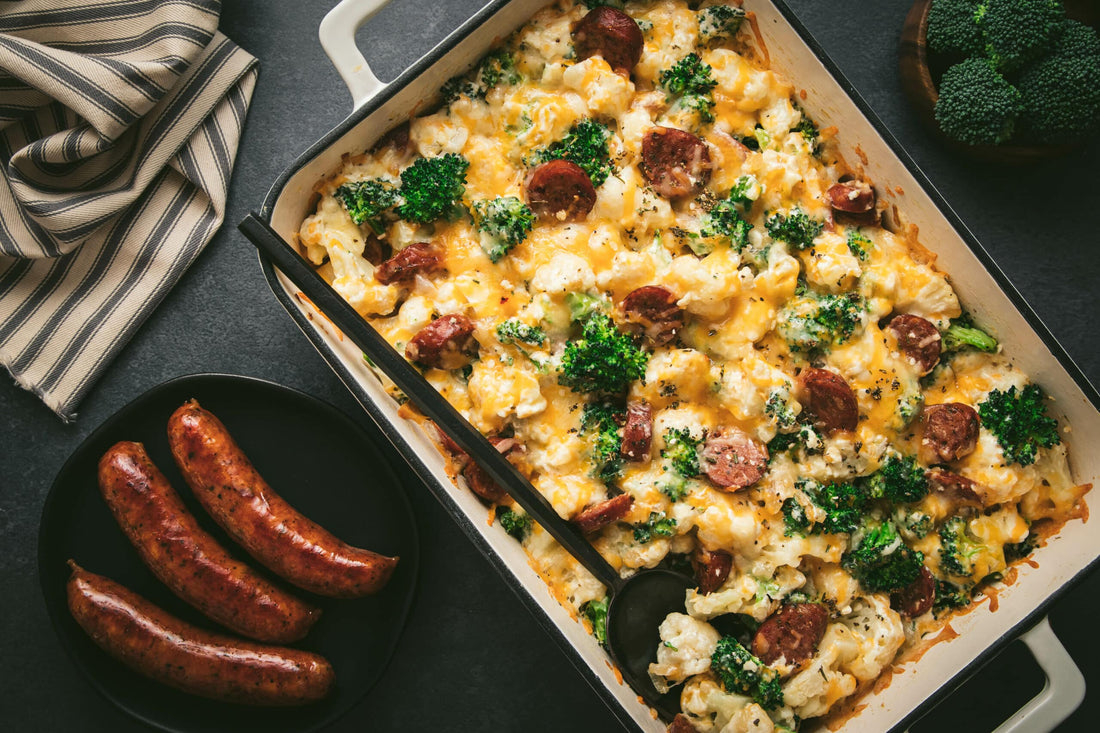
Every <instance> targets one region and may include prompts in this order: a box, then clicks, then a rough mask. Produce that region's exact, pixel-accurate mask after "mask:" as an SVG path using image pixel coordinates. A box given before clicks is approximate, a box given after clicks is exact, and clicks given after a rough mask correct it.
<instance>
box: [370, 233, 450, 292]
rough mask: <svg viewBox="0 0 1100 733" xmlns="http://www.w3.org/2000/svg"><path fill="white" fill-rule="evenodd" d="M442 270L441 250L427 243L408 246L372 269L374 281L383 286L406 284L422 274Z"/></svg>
mask: <svg viewBox="0 0 1100 733" xmlns="http://www.w3.org/2000/svg"><path fill="white" fill-rule="evenodd" d="M441 269H443V250H442V249H441V248H440V247H438V246H436V245H435V244H431V243H429V242H417V243H415V244H410V245H409V246H408V247H405V249H403V250H401V251H400V252H398V253H397V254H395V255H394V256H393V257H390V258H389V259H388V260H386V261H385V262H383V263H382V264H381V265H379V266H378V267H376V268H375V269H374V279H375V280H377V281H378V282H380V283H382V284H383V285H389V284H390V283H395V282H407V281H409V280H412V279H413V278H414V277H416V276H417V275H419V274H421V273H423V274H425V275H430V274H431V273H433V272H439V271H440V270H441Z"/></svg>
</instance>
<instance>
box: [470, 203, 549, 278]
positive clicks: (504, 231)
mask: <svg viewBox="0 0 1100 733" xmlns="http://www.w3.org/2000/svg"><path fill="white" fill-rule="evenodd" d="M474 218H475V219H476V220H477V228H478V230H479V231H481V232H482V233H483V234H484V236H483V237H482V243H481V246H482V248H483V249H484V250H485V254H487V255H489V260H490V261H492V262H497V261H499V260H500V258H501V257H503V256H504V255H506V254H508V252H509V251H510V250H511V249H512V248H513V247H515V246H516V245H517V244H519V243H520V242H522V241H523V240H524V239H526V238H527V235H528V234H530V232H531V229H532V228H533V227H534V226H535V215H534V213H533V212H532V211H531V209H530V208H528V206H527V204H525V203H523V202H522V201H520V200H519V199H518V198H516V197H515V196H497V197H496V198H495V199H487V200H484V201H475V202H474Z"/></svg>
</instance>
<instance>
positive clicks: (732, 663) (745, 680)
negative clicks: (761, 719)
mask: <svg viewBox="0 0 1100 733" xmlns="http://www.w3.org/2000/svg"><path fill="white" fill-rule="evenodd" d="M710 668H711V669H712V670H714V673H715V674H716V675H718V679H719V680H721V682H722V687H723V688H724V689H725V690H727V691H728V692H734V693H738V694H741V695H748V696H750V697H752V699H753V700H755V701H756V703H757V704H758V705H760V707H762V708H764V709H765V710H775V709H776V708H778V707H781V706H782V705H783V687H782V685H781V683H780V679H779V673H777V672H776V671H775V670H774V669H772V668H771V667H769V666H768V665H766V664H764V663H763V662H762V661H760V660H759V659H757V658H756V657H754V656H753V655H752V652H750V651H749V650H748V649H746V648H745V647H744V646H742V644H741V642H739V641H738V640H737V639H736V638H735V637H733V636H724V637H722V639H721V640H719V642H718V646H717V647H715V649H714V654H712V655H711V658H710Z"/></svg>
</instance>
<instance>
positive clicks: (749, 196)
mask: <svg viewBox="0 0 1100 733" xmlns="http://www.w3.org/2000/svg"><path fill="white" fill-rule="evenodd" d="M762 188H763V187H762V186H761V185H760V182H759V181H757V180H756V176H754V175H744V176H740V177H738V179H737V180H736V181H735V182H734V184H733V188H731V189H730V193H729V196H727V197H726V198H728V199H729V200H730V201H731V202H733V203H734V204H736V205H738V206H740V207H741V208H742V209H744V210H745V211H746V212H748V210H749V209H751V208H752V205H753V203H754V202H755V201H756V200H757V199H758V198H760V194H761V193H762V190H761V189H762Z"/></svg>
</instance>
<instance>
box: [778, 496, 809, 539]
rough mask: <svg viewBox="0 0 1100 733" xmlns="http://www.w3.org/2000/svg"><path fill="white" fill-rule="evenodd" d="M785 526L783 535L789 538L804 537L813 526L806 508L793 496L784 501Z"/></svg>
mask: <svg viewBox="0 0 1100 733" xmlns="http://www.w3.org/2000/svg"><path fill="white" fill-rule="evenodd" d="M783 526H784V527H785V529H784V530H783V534H784V535H786V536H787V537H794V536H796V535H803V534H805V533H806V532H807V531H808V530H809V529H810V527H812V526H813V521H812V520H811V519H810V517H809V515H808V514H806V507H804V506H802V502H800V501H799V500H798V499H796V498H794V497H793V496H792V497H790V498H787V499H784V501H783Z"/></svg>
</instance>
